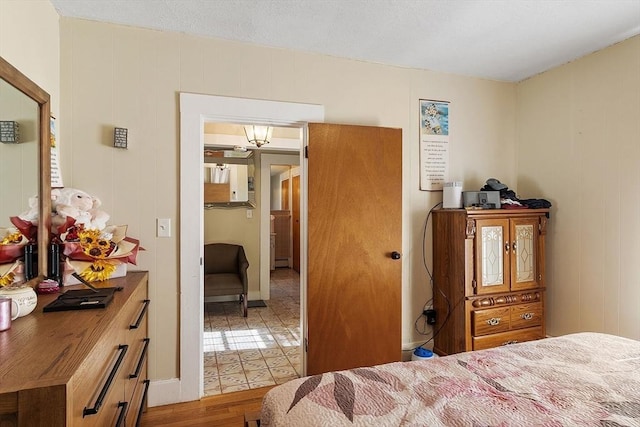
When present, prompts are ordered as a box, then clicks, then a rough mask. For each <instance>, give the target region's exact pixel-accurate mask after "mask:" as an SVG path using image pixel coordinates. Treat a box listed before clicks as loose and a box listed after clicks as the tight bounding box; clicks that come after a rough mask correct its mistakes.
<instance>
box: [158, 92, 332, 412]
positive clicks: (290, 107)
mask: <svg viewBox="0 0 640 427" xmlns="http://www.w3.org/2000/svg"><path fill="white" fill-rule="evenodd" d="M323 121H324V107H323V106H322V105H313V104H299V103H293V102H279V101H267V100H258V99H248V98H232V97H225V96H212V95H200V94H193V93H181V94H180V219H179V222H180V367H179V369H180V378H179V379H178V381H177V382H176V381H174V380H167V381H166V382H158V384H157V385H156V383H153V385H154V387H153V390H154V392H153V396H154V398H153V402H154V403H156V402H162V404H166V403H177V402H188V401H192V400H198V399H200V398H201V397H202V396H203V343H202V337H203V323H204V306H203V289H202V286H201V283H202V258H203V244H204V241H203V235H204V234H203V233H204V219H203V205H204V195H203V188H202V185H201V183H202V182H204V181H203V168H202V164H203V162H204V156H203V148H204V123H205V122H223V123H236V124H269V125H273V126H289V127H304V126H306V123H308V122H323ZM267 228H268V227H267ZM267 244H268V243H267ZM261 246H262V242H261ZM261 262H262V261H261ZM161 393H166V397H167V399H164V398H160V394H161ZM150 406H153V405H150Z"/></svg>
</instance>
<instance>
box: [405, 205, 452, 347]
mask: <svg viewBox="0 0 640 427" xmlns="http://www.w3.org/2000/svg"><path fill="white" fill-rule="evenodd" d="M440 205H442V202H438V203H436V204H435V205H433V207H432V208H431V209H429V212H428V213H427V218H426V219H425V221H424V227H423V228H422V265H423V266H424V268H425V270H426V271H427V275H428V276H429V285H430V286H431V295H432V297H431V299H429V300H428V301H427V302H425V303H424V305H423V306H422V313H420V315H419V316H418V317H417V318H416V320H415V322H413V328H414V330H415V331H416V332H417V333H418V334H420V335H428V333H429V332H428V331H427V328H428V324H427V319H426V316H425V315H424V311H425V310H426V309H427V307H429V306H431V307H433V291H434V283H433V274H431V271H430V270H429V265H428V264H427V252H426V250H425V246H426V243H427V229H428V226H429V218H431V213H432V212H433V211H434V209H436V208H437V207H438V206H440ZM443 295H444V294H443ZM445 298H446V296H445ZM447 302H448V300H447ZM449 311H450V310H449ZM420 320H423V324H422V327H421V328H420V327H419V326H418V324H419V323H420ZM434 337H435V334H433V335H432V337H431V338H430V340H431V339H433V338H434ZM427 342H428V341H427Z"/></svg>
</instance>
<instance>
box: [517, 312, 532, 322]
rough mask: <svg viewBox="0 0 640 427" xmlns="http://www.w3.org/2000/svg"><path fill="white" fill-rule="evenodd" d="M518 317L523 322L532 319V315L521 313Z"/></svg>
mask: <svg viewBox="0 0 640 427" xmlns="http://www.w3.org/2000/svg"><path fill="white" fill-rule="evenodd" d="M520 317H521V318H522V319H523V320H531V319H533V313H522V314H521V315H520Z"/></svg>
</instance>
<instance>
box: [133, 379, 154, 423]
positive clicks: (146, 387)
mask: <svg viewBox="0 0 640 427" xmlns="http://www.w3.org/2000/svg"><path fill="white" fill-rule="evenodd" d="M142 383H143V384H144V391H143V392H142V399H141V400H140V407H139V408H138V418H137V419H136V427H138V426H139V425H140V420H141V419H142V411H144V407H145V406H146V402H147V392H148V391H149V384H151V381H150V380H144V381H142Z"/></svg>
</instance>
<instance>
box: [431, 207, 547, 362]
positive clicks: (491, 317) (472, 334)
mask: <svg viewBox="0 0 640 427" xmlns="http://www.w3.org/2000/svg"><path fill="white" fill-rule="evenodd" d="M548 218H549V210H548V209H436V210H434V211H433V306H434V309H435V310H436V324H435V325H434V333H435V338H434V351H435V352H436V353H437V354H440V355H447V354H453V353H460V352H463V351H471V350H481V349H485V348H491V347H497V346H500V345H508V344H514V343H518V342H523V341H531V340H535V339H540V338H543V337H545V333H546V332H545V324H544V304H545V274H544V273H545V234H546V226H547V221H548Z"/></svg>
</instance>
